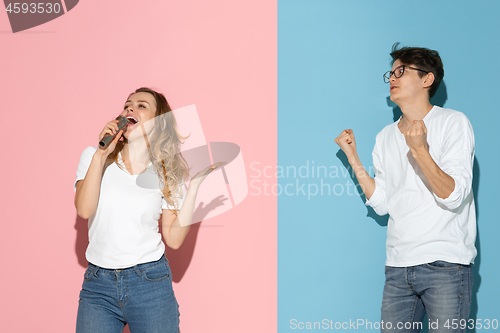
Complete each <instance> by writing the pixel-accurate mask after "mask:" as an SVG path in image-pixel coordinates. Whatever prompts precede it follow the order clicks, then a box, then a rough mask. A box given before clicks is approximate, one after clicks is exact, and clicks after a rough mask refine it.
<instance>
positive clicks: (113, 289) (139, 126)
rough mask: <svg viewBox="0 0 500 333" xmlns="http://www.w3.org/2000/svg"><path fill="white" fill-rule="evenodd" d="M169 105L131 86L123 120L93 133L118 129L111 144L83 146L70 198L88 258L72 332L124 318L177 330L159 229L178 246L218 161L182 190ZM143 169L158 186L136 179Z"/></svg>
mask: <svg viewBox="0 0 500 333" xmlns="http://www.w3.org/2000/svg"><path fill="white" fill-rule="evenodd" d="M170 111H171V108H170V106H169V105H168V102H167V100H166V99H165V97H164V96H163V95H162V94H161V93H158V92H156V91H153V90H151V89H148V88H140V89H137V90H136V91H135V92H134V93H132V94H131V95H130V96H129V97H128V99H127V101H126V102H125V107H124V110H123V112H122V113H121V115H123V116H125V117H126V118H127V119H128V124H127V126H126V127H125V128H123V129H121V130H119V126H118V121H117V120H112V121H110V122H108V123H107V124H106V126H105V127H104V129H103V130H102V132H101V134H100V135H99V140H101V139H102V138H103V137H104V136H105V135H106V134H109V135H114V134H115V133H117V132H118V133H117V135H116V137H115V139H114V140H113V141H112V142H111V144H110V145H109V146H108V147H107V148H106V149H100V148H96V147H88V148H86V149H85V150H84V152H83V153H82V156H81V159H80V163H79V165H78V170H77V178H76V183H75V190H76V195H75V206H76V209H77V212H78V215H79V216H81V217H82V218H84V219H88V220H89V245H88V248H87V251H86V258H87V260H88V261H89V266H88V269H87V270H86V272H85V276H84V282H83V286H82V290H81V292H80V301H79V307H78V317H77V324H76V331H77V333H87V332H89V333H90V332H92V333H97V332H103V333H104V332H105V333H114V332H122V331H123V328H124V326H125V324H128V325H129V328H130V331H131V333H141V332H144V333H146V332H147V333H156V332H158V333H159V332H178V331H179V310H178V304H177V301H176V299H175V295H174V293H173V290H172V276H171V272H170V267H169V265H168V261H167V259H166V258H165V255H164V251H165V246H164V244H163V242H162V241H161V237H162V235H163V239H164V240H165V243H166V244H167V245H168V246H169V247H171V248H173V249H177V248H179V246H181V244H182V242H183V241H184V238H185V237H186V235H187V233H188V231H189V225H190V223H191V219H192V216H193V211H194V205H195V199H196V194H197V191H198V188H199V186H200V185H201V183H202V182H203V180H204V179H205V178H206V177H207V176H208V174H209V173H210V172H212V171H213V170H214V169H215V168H217V167H219V166H221V165H223V163H217V164H215V165H212V166H209V167H207V168H206V169H204V170H203V171H201V172H200V173H198V174H197V175H196V176H194V177H193V178H192V179H191V181H190V184H189V189H188V190H187V192H186V190H185V189H184V184H183V180H184V179H186V177H187V175H188V168H187V165H186V163H185V161H184V160H183V158H182V155H181V154H180V153H179V145H180V136H179V134H178V133H177V129H176V122H175V119H174V117H173V115H172V113H171V112H170ZM118 130H119V131H118ZM121 138H122V139H121ZM120 139H121V140H120ZM147 173H149V174H151V173H154V174H155V175H157V177H158V178H159V184H160V185H159V187H156V188H155V187H154V186H153V187H150V186H139V185H138V183H139V182H138V177H141V176H144V175H145V174H147ZM160 218H161V224H162V232H161V234H160V233H159V225H158V220H159V219H160Z"/></svg>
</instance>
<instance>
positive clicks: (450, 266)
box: [426, 260, 463, 271]
mask: <svg viewBox="0 0 500 333" xmlns="http://www.w3.org/2000/svg"><path fill="white" fill-rule="evenodd" d="M426 266H427V267H428V268H432V269H436V270H442V271H451V270H456V269H461V268H462V266H463V265H462V264H455V263H451V262H447V261H442V260H437V261H434V262H430V263H428V264H426Z"/></svg>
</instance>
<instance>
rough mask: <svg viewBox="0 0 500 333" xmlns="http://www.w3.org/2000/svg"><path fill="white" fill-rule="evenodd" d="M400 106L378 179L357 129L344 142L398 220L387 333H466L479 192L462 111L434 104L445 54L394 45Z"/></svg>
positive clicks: (369, 186)
mask: <svg viewBox="0 0 500 333" xmlns="http://www.w3.org/2000/svg"><path fill="white" fill-rule="evenodd" d="M391 56H392V59H393V64H392V70H391V71H389V72H387V73H386V74H385V75H384V80H385V81H386V82H387V83H390V95H391V100H392V101H393V102H394V103H396V104H397V105H398V106H399V107H400V108H401V111H402V113H403V115H402V116H401V118H400V119H399V121H397V122H395V123H393V124H390V125H388V126H386V127H385V128H384V129H383V130H382V131H381V132H380V133H379V134H378V135H377V138H376V143H375V148H374V149H373V166H374V169H375V179H373V178H371V177H370V176H369V175H368V174H367V173H366V171H365V169H364V167H363V165H362V164H361V161H360V160H359V157H358V154H357V151H356V141H355V139H354V133H353V131H352V130H350V129H348V130H344V131H343V132H342V133H341V134H340V135H339V136H338V137H337V138H336V139H335V142H336V143H337V144H338V145H339V146H340V148H341V149H342V150H343V151H344V153H345V154H346V156H347V158H348V160H349V163H350V165H351V167H352V168H353V170H354V172H355V173H356V176H357V179H358V181H359V184H360V185H361V187H362V189H363V191H364V193H365V195H366V198H367V201H366V205H368V206H371V207H373V209H374V210H375V212H376V213H377V214H379V215H385V214H387V213H389V222H388V228H387V243H386V248H387V261H386V267H385V275H386V281H385V286H384V294H383V301H382V322H381V327H382V331H385V332H393V333H396V332H418V331H419V330H420V328H421V327H422V324H421V321H422V319H423V316H424V314H425V313H427V317H428V319H429V330H430V332H441V331H445V332H465V329H466V326H467V324H468V322H467V320H468V317H469V312H470V303H471V292H472V270H471V264H472V263H473V262H474V258H475V256H476V248H475V246H474V243H475V239H476V216H475V207H474V198H473V194H472V166H473V163H474V133H473V131H472V127H471V124H470V122H469V120H468V119H467V117H466V116H465V115H464V114H463V113H461V112H458V111H454V110H450V109H443V108H441V107H438V106H433V105H431V104H430V102H429V100H430V98H431V97H432V96H433V95H434V94H435V92H436V90H437V88H438V86H439V83H440V82H441V80H442V78H443V76H444V70H443V64H442V62H441V58H440V57H439V54H438V52H436V51H433V50H429V49H426V48H416V47H404V48H401V49H398V48H397V44H395V45H394V47H393V50H392V53H391Z"/></svg>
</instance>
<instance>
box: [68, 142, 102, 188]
mask: <svg viewBox="0 0 500 333" xmlns="http://www.w3.org/2000/svg"><path fill="white" fill-rule="evenodd" d="M96 151H97V147H87V148H85V150H84V151H83V152H82V155H81V156H80V162H79V163H78V168H77V169H76V180H75V182H74V184H73V190H74V191H76V182H77V181H79V180H82V179H84V178H85V175H87V170H88V169H89V167H90V163H91V162H92V156H94V154H95V152H96Z"/></svg>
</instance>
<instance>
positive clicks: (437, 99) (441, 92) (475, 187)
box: [336, 81, 481, 333]
mask: <svg viewBox="0 0 500 333" xmlns="http://www.w3.org/2000/svg"><path fill="white" fill-rule="evenodd" d="M447 99H448V93H447V89H446V84H445V82H444V81H442V82H441V84H440V85H439V88H438V90H437V91H436V94H435V95H434V96H433V97H432V98H431V104H432V105H437V106H440V107H444V105H445V103H446V100H447ZM387 105H388V106H390V107H391V108H392V112H393V121H397V120H399V118H400V117H401V115H402V112H401V109H400V108H399V106H397V105H396V104H395V103H394V102H392V101H391V99H390V97H389V96H388V97H387ZM458 111H460V110H458ZM336 156H337V158H338V159H339V160H340V161H341V162H342V164H343V165H344V167H345V168H346V169H347V170H348V171H349V176H350V177H351V180H352V181H353V183H354V184H355V186H356V190H357V191H358V194H359V198H360V200H361V201H362V202H363V204H364V203H365V201H366V197H365V194H364V193H363V191H362V190H361V187H360V186H358V185H359V182H358V180H357V179H356V176H355V174H354V172H353V170H352V168H351V166H350V164H349V162H348V160H347V156H346V155H345V153H344V152H343V151H342V150H340V149H339V151H338V152H337V154H336ZM371 176H373V175H371ZM479 180H480V169H479V163H478V161H477V157H474V169H473V179H472V191H473V194H474V202H475V205H476V221H478V222H479V203H478V195H477V194H478V192H479ZM366 216H368V217H370V218H372V219H374V220H375V222H377V223H378V224H379V225H380V226H383V227H385V226H387V222H388V219H389V215H384V216H379V215H377V213H375V211H374V210H373V209H372V208H371V207H367V214H366ZM479 239H480V238H479V223H478V227H477V236H476V249H477V256H476V259H475V260H474V265H473V266H472V273H473V277H474V285H473V288H472V295H471V299H472V305H471V310H470V316H469V319H472V320H474V323H475V322H476V319H477V312H478V304H477V293H478V291H479V287H480V285H481V276H480V275H479V268H480V265H481V246H480V240H479ZM423 323H424V325H423V329H422V331H421V332H422V333H428V332H429V329H428V327H427V325H425V323H427V316H425V317H424V319H423ZM467 326H469V323H468V325H467ZM471 326H474V327H473V328H472V329H469V328H468V329H467V332H476V328H475V325H471Z"/></svg>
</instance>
